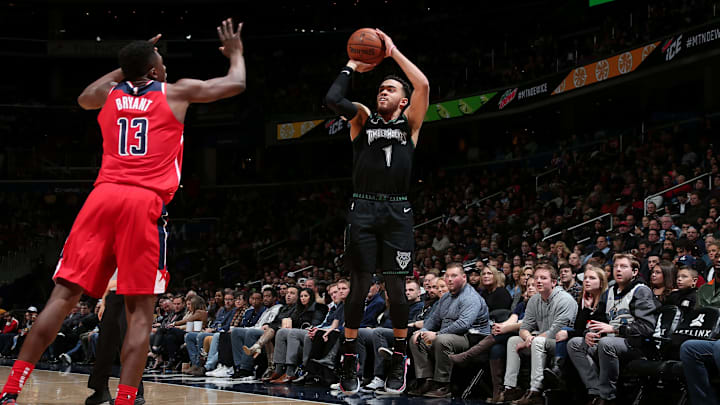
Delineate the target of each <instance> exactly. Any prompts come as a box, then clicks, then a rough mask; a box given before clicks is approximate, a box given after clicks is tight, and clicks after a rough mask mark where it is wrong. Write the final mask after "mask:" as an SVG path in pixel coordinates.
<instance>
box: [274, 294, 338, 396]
mask: <svg viewBox="0 0 720 405" xmlns="http://www.w3.org/2000/svg"><path fill="white" fill-rule="evenodd" d="M326 313H327V307H326V306H325V305H322V304H318V303H317V302H316V301H315V292H314V291H313V290H312V289H310V288H303V289H302V290H300V297H299V301H298V304H297V310H296V311H295V313H294V314H293V315H292V316H291V319H292V324H289V325H284V326H282V327H281V328H280V329H278V331H277V333H276V334H275V348H274V351H275V353H274V355H273V360H274V361H275V374H277V375H279V377H277V378H275V379H272V380H270V383H272V384H286V383H288V382H291V381H294V380H296V379H298V377H300V375H298V374H297V366H298V365H299V364H300V363H301V361H302V347H300V348H297V347H290V346H289V345H288V338H289V336H290V333H291V331H292V330H293V329H303V330H307V329H310V328H311V327H313V326H317V325H320V324H321V323H322V321H323V318H325V314H326Z"/></svg>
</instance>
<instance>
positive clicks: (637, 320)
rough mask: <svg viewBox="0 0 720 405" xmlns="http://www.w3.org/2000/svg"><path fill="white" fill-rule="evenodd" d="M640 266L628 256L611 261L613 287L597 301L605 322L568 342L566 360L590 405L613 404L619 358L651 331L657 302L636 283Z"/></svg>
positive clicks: (595, 323) (594, 323)
mask: <svg viewBox="0 0 720 405" xmlns="http://www.w3.org/2000/svg"><path fill="white" fill-rule="evenodd" d="M639 271H640V263H638V261H637V259H635V257H634V256H632V255H629V254H616V255H615V257H614V258H613V276H614V278H615V283H616V284H615V285H614V286H613V287H611V288H609V289H608V290H607V291H606V292H605V293H604V294H603V295H602V297H601V298H600V303H599V305H598V308H597V310H596V311H597V312H600V313H602V312H604V313H605V315H606V316H607V320H608V321H607V323H606V322H598V321H590V322H588V325H587V330H586V331H585V337H584V338H582V337H575V338H572V339H570V341H569V342H568V345H567V350H568V357H570V361H572V363H573V364H574V365H575V368H576V369H577V370H578V372H579V373H580V378H582V381H583V383H585V387H587V389H588V393H589V394H590V396H591V398H592V400H591V403H592V404H593V405H606V404H609V403H613V402H614V401H615V393H616V390H617V388H616V385H617V380H618V376H619V374H620V357H623V356H625V355H627V354H628V353H629V352H631V351H632V350H638V349H642V342H643V340H644V339H645V338H649V337H651V336H652V335H653V332H654V331H655V323H656V322H657V314H656V311H657V309H658V308H659V307H660V302H659V301H657V300H656V299H655V296H654V295H653V292H652V290H650V288H649V287H648V286H646V285H645V284H643V283H642V282H640V280H638V277H637V276H638V272H639Z"/></svg>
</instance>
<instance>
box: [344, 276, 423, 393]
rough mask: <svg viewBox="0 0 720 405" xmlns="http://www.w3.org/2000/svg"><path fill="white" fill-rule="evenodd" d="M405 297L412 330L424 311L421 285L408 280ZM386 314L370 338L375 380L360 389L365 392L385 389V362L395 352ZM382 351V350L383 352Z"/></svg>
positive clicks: (409, 325) (389, 322)
mask: <svg viewBox="0 0 720 405" xmlns="http://www.w3.org/2000/svg"><path fill="white" fill-rule="evenodd" d="M405 296H406V297H407V301H408V306H409V307H410V311H409V313H408V328H410V327H411V326H412V325H413V324H414V323H415V322H416V321H418V317H419V315H420V313H421V311H422V309H423V302H422V301H420V284H418V282H417V281H415V280H414V279H411V280H407V282H406V283H405ZM385 312H386V314H389V311H385ZM386 314H383V318H384V319H385V320H384V321H383V322H382V323H381V325H380V327H378V328H375V329H371V330H372V336H371V337H370V340H371V341H372V347H373V355H374V358H375V361H374V364H373V365H374V369H373V379H372V380H371V381H370V382H369V383H368V384H366V385H363V386H362V387H360V390H362V391H364V392H372V391H375V390H379V389H380V388H384V387H385V367H384V361H383V360H384V359H385V358H386V357H387V358H389V357H390V356H392V353H393V352H392V350H391V349H390V342H392V341H393V339H394V335H393V330H392V322H391V321H390V317H389V316H386ZM361 330H362V329H361ZM362 336H363V335H362V334H359V335H358V337H362ZM358 342H359V340H358ZM360 347H361V345H360V344H359V343H358V348H360ZM380 350H382V352H381V351H380ZM358 352H359V350H358ZM381 353H382V355H381ZM362 367H363V363H360V368H361V370H362Z"/></svg>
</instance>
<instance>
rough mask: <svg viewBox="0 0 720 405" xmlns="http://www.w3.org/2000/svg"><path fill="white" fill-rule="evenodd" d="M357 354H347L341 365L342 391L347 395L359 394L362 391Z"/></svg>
mask: <svg viewBox="0 0 720 405" xmlns="http://www.w3.org/2000/svg"><path fill="white" fill-rule="evenodd" d="M359 369H360V365H359V364H358V356H357V354H345V355H343V356H342V359H341V365H340V390H342V392H343V393H344V394H345V395H354V394H357V392H358V390H359V389H360V379H359V378H358V370H359Z"/></svg>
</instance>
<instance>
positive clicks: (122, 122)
mask: <svg viewBox="0 0 720 405" xmlns="http://www.w3.org/2000/svg"><path fill="white" fill-rule="evenodd" d="M117 123H118V125H119V126H120V133H119V134H118V154H119V155H120V156H128V155H132V156H143V155H145V154H146V153H147V128H148V121H147V118H133V120H132V121H131V122H130V127H131V128H138V130H137V132H135V136H134V138H135V139H137V140H138V143H137V144H136V145H129V143H130V142H129V140H128V136H127V135H128V119H127V118H125V117H122V118H119V119H118V120H117ZM128 146H129V149H130V153H128Z"/></svg>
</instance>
